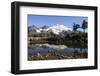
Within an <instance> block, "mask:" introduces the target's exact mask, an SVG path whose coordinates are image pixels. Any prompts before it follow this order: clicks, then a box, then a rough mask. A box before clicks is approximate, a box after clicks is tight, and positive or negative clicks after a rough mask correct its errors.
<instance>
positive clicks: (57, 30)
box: [32, 24, 72, 34]
mask: <svg viewBox="0 0 100 76" xmlns="http://www.w3.org/2000/svg"><path fill="white" fill-rule="evenodd" d="M32 29H35V30H36V32H37V33H41V32H42V31H43V32H53V33H54V34H59V33H60V32H62V31H71V30H72V29H71V28H68V27H66V26H65V25H61V24H56V25H52V26H43V27H41V28H36V27H35V26H33V27H32Z"/></svg>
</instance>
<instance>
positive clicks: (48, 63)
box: [19, 6, 95, 70]
mask: <svg viewBox="0 0 100 76" xmlns="http://www.w3.org/2000/svg"><path fill="white" fill-rule="evenodd" d="M28 14H37V15H59V16H86V17H88V58H87V59H64V60H43V61H28V60H27V57H28V56H27V55H28V54H27V52H28V51H27V36H28V35H27V27H28V25H27V15H28ZM94 15H95V12H94V10H83V9H62V8H44V7H27V6H21V7H20V51H19V52H20V68H19V69H20V70H27V69H28V70H29V69H48V68H62V67H81V66H94V65H95V64H94V61H95V60H94V51H95V50H94V26H95V22H94Z"/></svg>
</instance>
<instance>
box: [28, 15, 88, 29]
mask: <svg viewBox="0 0 100 76" xmlns="http://www.w3.org/2000/svg"><path fill="white" fill-rule="evenodd" d="M83 20H87V21H88V18H87V17H80V16H50V15H28V26H32V25H35V26H37V27H42V26H44V25H46V26H50V25H55V24H63V25H65V26H67V27H70V28H72V26H73V23H76V24H80V25H81V24H82V21H83Z"/></svg>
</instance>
